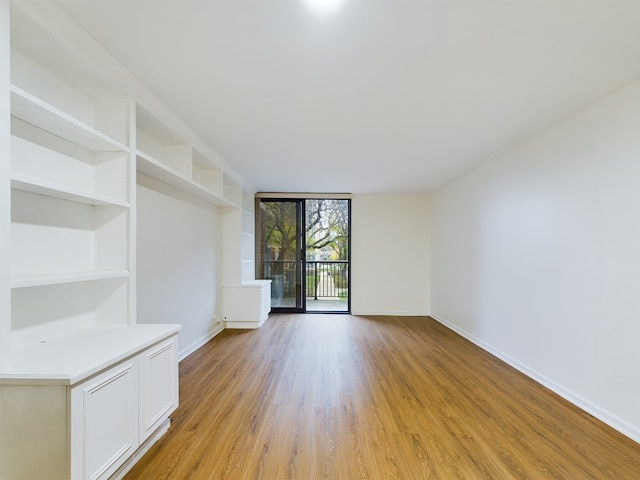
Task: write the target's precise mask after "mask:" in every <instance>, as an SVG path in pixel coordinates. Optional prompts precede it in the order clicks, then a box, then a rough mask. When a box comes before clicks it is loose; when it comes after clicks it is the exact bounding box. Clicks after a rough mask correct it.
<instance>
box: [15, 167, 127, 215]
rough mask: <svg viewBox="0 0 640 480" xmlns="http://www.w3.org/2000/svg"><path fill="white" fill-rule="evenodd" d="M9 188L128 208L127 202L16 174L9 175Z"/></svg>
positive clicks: (90, 203) (93, 203)
mask: <svg viewBox="0 0 640 480" xmlns="http://www.w3.org/2000/svg"><path fill="white" fill-rule="evenodd" d="M11 188H13V189H15V190H22V191H24V192H30V193H36V194H39V195H46V196H48V197H53V198H59V199H62V200H70V201H72V202H77V203H84V204H86V205H112V206H117V207H124V208H129V203H128V202H123V201H121V200H118V199H116V198H111V197H107V196H105V195H100V194H96V193H87V192H82V191H81V190H78V189H74V188H69V187H66V186H65V185H60V184H56V183H54V182H48V181H46V180H42V179H39V178H35V177H31V176H29V175H23V174H20V173H16V172H13V173H12V174H11Z"/></svg>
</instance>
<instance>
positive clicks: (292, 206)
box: [257, 199, 305, 312]
mask: <svg viewBox="0 0 640 480" xmlns="http://www.w3.org/2000/svg"><path fill="white" fill-rule="evenodd" d="M258 205H259V228H260V232H259V237H258V238H260V248H259V249H258V252H257V253H258V257H259V258H258V259H257V260H258V262H257V265H258V272H257V278H266V279H270V280H271V309H272V311H274V312H278V311H280V312H303V311H304V310H305V297H304V295H302V292H303V285H302V281H303V279H302V271H303V269H302V263H303V255H302V253H303V248H302V241H303V235H302V232H303V228H302V222H303V218H302V212H303V200H297V199H282V200H280V199H262V200H261V201H260V203H259V204H258Z"/></svg>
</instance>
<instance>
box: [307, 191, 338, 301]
mask: <svg viewBox="0 0 640 480" xmlns="http://www.w3.org/2000/svg"><path fill="white" fill-rule="evenodd" d="M305 243H306V245H305V280H306V308H307V311H325V312H347V311H349V200H338V199H326V198H323V199H307V200H306V201H305Z"/></svg>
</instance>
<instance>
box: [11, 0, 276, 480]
mask: <svg viewBox="0 0 640 480" xmlns="http://www.w3.org/2000/svg"><path fill="white" fill-rule="evenodd" d="M0 13H2V12H0ZM10 16H11V18H10V31H11V39H10V44H7V43H6V37H4V36H0V60H2V61H3V64H4V63H7V64H9V70H10V79H9V80H7V78H6V77H3V76H0V87H1V88H2V89H3V90H4V91H5V92H6V96H5V98H6V99H10V100H9V102H10V103H9V104H8V105H7V103H6V102H5V101H3V100H0V110H2V113H3V114H4V117H5V118H8V117H9V116H10V118H11V120H10V123H6V122H5V123H3V122H2V121H0V126H1V128H2V131H1V133H0V137H2V142H0V145H2V144H6V143H7V142H5V139H6V140H8V141H9V142H8V143H9V144H10V151H9V152H6V151H5V152H4V154H5V155H6V154H7V153H8V154H9V157H10V159H9V162H8V165H7V163H6V162H5V163H3V164H0V185H2V186H1V187H0V189H1V192H0V193H2V195H0V221H1V222H2V224H3V232H7V234H8V235H6V236H8V237H10V238H9V241H7V242H5V241H4V238H6V237H3V238H2V240H3V241H2V242H0V244H2V251H0V264H1V265H2V266H3V267H4V266H6V268H2V269H0V300H2V302H0V398H2V408H0V478H29V479H30V480H45V479H46V480H50V479H54V478H55V479H65V480H66V479H72V480H78V479H85V478H95V479H98V478H99V479H107V478H112V477H113V478H120V477H121V476H122V474H123V473H124V472H125V471H126V469H127V468H129V467H130V466H131V464H132V463H134V462H135V461H136V459H137V458H139V455H140V452H142V451H144V450H145V449H146V448H148V447H149V446H150V444H151V443H153V442H154V441H156V440H157V439H158V438H159V437H160V436H161V435H162V434H163V433H164V432H165V431H166V429H167V428H168V425H169V420H168V419H169V415H170V414H171V413H172V412H173V411H174V410H175V409H176V408H177V406H178V361H177V358H178V342H177V335H178V331H179V330H180V325H151V324H139V323H137V320H136V307H135V303H136V277H137V275H136V268H135V266H136V247H135V245H136V237H135V232H136V222H137V220H138V217H139V214H140V213H139V212H138V211H137V205H136V204H137V201H136V184H137V177H136V176H137V174H138V173H139V174H144V175H147V176H150V177H153V178H155V179H157V180H159V181H161V182H164V183H166V184H168V185H171V186H172V187H174V188H176V189H178V190H180V191H181V192H185V193H187V194H189V195H192V196H194V197H196V198H199V199H200V200H203V201H204V202H206V203H208V204H210V205H212V206H216V207H220V208H219V210H217V211H219V212H220V215H221V216H222V225H223V233H222V237H223V240H222V244H223V245H222V247H223V253H222V263H223V268H222V269H223V275H222V277H223V283H224V286H223V287H222V290H223V292H222V293H223V295H222V297H224V299H223V302H222V306H220V304H218V306H217V311H216V312H212V313H214V314H220V313H221V312H223V313H224V314H228V315H229V316H231V317H233V318H231V319H230V325H239V326H240V328H257V327H258V326H259V325H260V324H261V323H262V322H264V321H265V319H266V318H267V315H268V313H269V310H270V297H269V281H260V280H258V281H256V280H254V268H255V262H254V259H253V255H254V254H253V251H254V247H253V242H254V241H255V240H254V233H253V213H252V212H253V199H252V195H251V193H250V192H249V194H247V192H245V191H244V188H243V184H242V183H243V182H242V181H240V180H239V177H238V176H237V174H236V173H235V172H233V171H232V169H231V168H230V167H229V166H228V165H227V164H226V163H225V162H224V160H222V158H220V157H219V156H218V155H217V154H216V153H215V151H214V150H213V149H211V148H210V147H209V146H208V145H206V144H205V143H204V142H203V141H201V139H200V138H199V137H198V136H197V135H196V134H195V133H194V132H193V131H192V130H191V129H190V128H189V127H188V126H187V125H186V124H184V123H183V122H182V121H181V120H180V119H178V118H177V117H176V116H175V115H174V114H173V113H172V112H171V111H170V110H169V109H168V108H167V107H166V106H165V105H164V104H162V102H161V101H160V100H159V99H157V98H156V97H154V96H153V94H151V92H149V91H148V90H146V88H145V87H144V86H143V85H142V84H141V83H140V82H138V81H137V80H136V79H134V78H133V76H132V75H130V73H129V72H127V71H126V70H125V69H124V67H122V66H121V65H119V64H118V63H117V62H116V61H115V60H114V59H113V58H112V57H111V56H110V55H109V54H108V53H107V52H106V51H105V50H104V49H103V48H102V46H100V45H99V44H98V43H97V42H96V41H95V40H94V39H93V38H91V37H90V36H89V35H88V34H87V33H86V32H85V31H84V30H82V29H81V28H80V27H79V26H78V25H77V24H76V23H75V22H74V21H73V19H72V18H71V17H70V16H68V15H67V14H66V13H65V12H64V10H63V9H62V7H61V6H60V5H58V4H57V3H56V2H38V1H33V0H11V14H10ZM1 21H4V19H3V18H2V15H0V22H1ZM2 27H3V28H4V27H5V25H2ZM9 114H10V115H9ZM212 248H215V246H213V245H212ZM7 271H9V272H8V273H6V272H7ZM212 294H213V292H212ZM5 299H6V301H5ZM234 322H235V323H234ZM2 439H10V440H9V441H3V440H2ZM114 476H115V477H114Z"/></svg>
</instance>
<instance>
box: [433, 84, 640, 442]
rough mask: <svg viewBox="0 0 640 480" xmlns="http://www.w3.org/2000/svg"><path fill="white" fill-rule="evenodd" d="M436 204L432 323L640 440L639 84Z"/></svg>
mask: <svg viewBox="0 0 640 480" xmlns="http://www.w3.org/2000/svg"><path fill="white" fill-rule="evenodd" d="M432 201H433V203H432V216H433V223H432V262H433V270H432V281H433V288H432V306H433V314H434V316H436V317H437V318H438V319H440V320H441V321H443V322H444V323H447V324H449V325H450V326H452V327H453V328H454V329H456V330H458V331H460V332H462V333H464V334H465V335H467V336H468V337H470V338H472V339H473V340H475V341H476V342H477V343H479V344H481V345H483V346H485V347H486V348H487V349H489V350H490V351H493V352H494V353H497V354H498V355H499V356H502V357H503V358H505V359H507V360H508V361H509V362H510V363H512V364H514V365H516V366H518V367H519V368H520V369H522V370H524V371H525V372H527V373H529V374H530V375H531V376H533V377H534V378H536V379H538V380H540V381H541V382H542V383H545V384H547V385H548V386H550V387H552V388H553V389H554V390H556V391H557V392H558V393H560V394H562V395H563V396H565V397H567V398H568V399H570V400H572V401H573V402H574V403H576V404H578V405H580V406H582V407H583V408H585V409H586V410H587V411H589V412H591V413H593V414H594V415H596V416H598V417H599V418H601V419H603V420H605V421H606V422H608V423H609V424H611V425H613V426H614V427H616V428H618V429H619V430H621V431H622V432H624V433H626V434H627V435H629V436H630V437H632V438H634V439H635V440H640V408H639V406H640V83H634V84H632V85H630V86H629V87H628V88H626V89H624V90H622V91H619V92H617V93H616V94H614V95H612V96H610V97H608V98H606V99H604V100H603V101H601V102H599V103H598V104H596V105H593V106H592V107H591V108H589V109H587V110H585V111H583V112H581V113H579V114H578V115H576V116H575V117H573V118H571V119H569V120H567V121H565V122H564V123H562V124H560V125H558V126H556V127H555V128H553V129H551V130H549V131H547V132H545V133H544V134H542V135H540V136H538V137H536V138H535V139H533V140H531V141H529V142H528V143H526V144H524V145H522V146H520V147H519V148H517V149H515V150H513V151H511V152H509V153H508V154H506V155H504V156H503V157H501V158H499V159H497V160H495V161H493V162H492V163H490V164H488V165H486V166H485V167H484V168H482V169H480V170H478V171H476V172H474V173H472V174H471V175H468V176H466V177H464V178H462V179H460V180H458V181H456V182H455V183H453V184H451V185H449V186H447V187H445V188H443V189H441V190H440V191H438V192H436V193H435V194H434V195H433V198H432Z"/></svg>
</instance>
